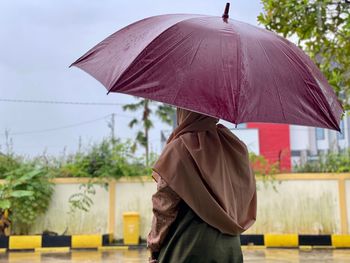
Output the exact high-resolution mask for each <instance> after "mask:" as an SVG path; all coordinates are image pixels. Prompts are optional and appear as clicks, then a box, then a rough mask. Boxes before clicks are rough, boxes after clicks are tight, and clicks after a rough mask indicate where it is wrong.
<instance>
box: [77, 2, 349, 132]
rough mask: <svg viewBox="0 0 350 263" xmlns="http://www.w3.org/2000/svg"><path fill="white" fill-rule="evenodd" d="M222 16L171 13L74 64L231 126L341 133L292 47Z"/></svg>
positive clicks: (117, 85) (124, 32) (329, 104)
mask: <svg viewBox="0 0 350 263" xmlns="http://www.w3.org/2000/svg"><path fill="white" fill-rule="evenodd" d="M227 14H228V6H227V8H226V10H225V14H224V15H223V17H216V16H206V15H191V14H174V15H161V16H155V17H150V18H146V19H143V20H141V21H138V22H136V23H134V24H131V25H129V26H127V27H125V28H123V29H121V30H119V31H118V32H116V33H114V34H112V35H111V36H109V37H108V38H106V39H105V40H103V41H102V42H101V43H99V44H98V45H96V46H95V47H93V48H92V49H91V50H90V51H88V52H87V53H86V54H85V55H83V56H82V57H81V58H79V59H78V60H77V61H76V62H74V63H73V64H72V65H74V66H77V67H79V68H81V69H83V70H84V71H86V72H88V73H89V74H91V75H92V76H93V77H94V78H96V79H97V80H99V81H100V82H101V83H102V84H103V85H104V86H105V87H106V88H107V89H108V92H120V93H125V94H130V95H134V96H139V97H143V98H147V99H151V100H155V101H159V102H164V103H167V104H171V105H174V106H178V107H181V108H185V109H189V110H192V111H196V112H201V113H204V114H207V115H210V116H215V117H218V118H221V119H224V120H227V121H230V122H232V123H236V124H238V123H243V122H271V123H289V124H299V125H307V126H316V127H324V128H331V129H335V130H338V131H339V130H340V129H339V122H340V118H341V115H342V112H343V109H342V106H341V104H340V103H339V101H338V99H337V97H336V95H335V93H334V91H333V89H332V87H331V86H330V85H329V84H328V82H327V80H326V79H325V77H324V76H323V75H322V73H321V72H320V71H319V69H318V68H317V67H316V66H315V64H314V63H313V62H312V61H311V59H310V58H309V57H308V56H307V55H305V54H304V53H303V52H302V51H301V50H300V49H299V48H298V47H297V46H295V45H294V44H292V43H291V42H289V41H288V40H286V39H284V38H282V37H280V36H278V35H277V34H274V33H272V32H270V31H267V30H264V29H261V28H259V27H255V26H252V25H249V24H246V23H243V22H239V21H236V20H232V19H228V15H227Z"/></svg>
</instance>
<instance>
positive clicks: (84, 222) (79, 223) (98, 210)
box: [31, 183, 109, 234]
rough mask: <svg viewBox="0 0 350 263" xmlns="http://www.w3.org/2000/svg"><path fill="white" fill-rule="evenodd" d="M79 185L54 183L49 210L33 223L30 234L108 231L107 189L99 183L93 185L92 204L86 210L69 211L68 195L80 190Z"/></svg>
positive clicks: (96, 232)
mask: <svg viewBox="0 0 350 263" xmlns="http://www.w3.org/2000/svg"><path fill="white" fill-rule="evenodd" d="M79 185H80V183H70V184H56V185H55V188H54V194H53V196H52V200H51V203H50V206H49V210H48V211H47V213H46V214H45V215H43V216H41V217H40V218H39V220H38V221H37V222H36V223H35V224H34V225H33V228H32V229H31V234H39V233H42V232H43V231H45V230H49V231H53V232H56V233H58V234H62V233H64V232H65V233H66V234H98V233H108V229H107V221H108V208H109V207H108V191H107V190H106V189H105V188H103V187H101V186H100V185H94V188H95V190H96V194H95V195H94V196H93V201H94V204H93V205H92V206H91V208H90V210H89V211H88V212H83V211H76V212H74V213H69V211H70V206H69V203H68V200H69V197H70V196H71V195H72V194H75V193H79V192H81V191H80V190H79Z"/></svg>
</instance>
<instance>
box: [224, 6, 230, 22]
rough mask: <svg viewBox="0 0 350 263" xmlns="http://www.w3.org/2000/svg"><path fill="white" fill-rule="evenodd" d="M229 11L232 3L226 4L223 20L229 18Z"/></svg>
mask: <svg viewBox="0 0 350 263" xmlns="http://www.w3.org/2000/svg"><path fill="white" fill-rule="evenodd" d="M229 11H230V3H226V6H225V11H224V14H223V15H222V18H223V19H228V18H229V15H228V13H229Z"/></svg>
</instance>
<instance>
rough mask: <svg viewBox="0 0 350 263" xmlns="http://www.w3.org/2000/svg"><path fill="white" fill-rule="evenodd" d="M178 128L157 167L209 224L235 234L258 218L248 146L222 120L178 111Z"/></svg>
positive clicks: (176, 190)
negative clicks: (221, 122) (219, 122)
mask: <svg viewBox="0 0 350 263" xmlns="http://www.w3.org/2000/svg"><path fill="white" fill-rule="evenodd" d="M177 118H178V127H177V128H176V129H175V131H174V132H173V133H172V134H171V135H170V137H169V139H168V142H167V145H166V147H165V149H164V151H163V152H162V154H161V156H160V157H159V159H158V161H157V162H156V164H155V165H154V167H153V170H154V171H155V173H154V178H155V179H156V180H157V176H158V175H159V176H161V177H162V178H163V179H164V180H165V181H166V182H167V183H168V185H169V186H170V187H171V188H172V189H173V190H174V191H175V192H176V193H177V194H178V195H179V196H180V197H181V198H182V199H183V200H184V201H185V202H186V203H187V205H188V206H189V207H191V208H192V210H193V211H194V212H195V213H196V214H197V215H198V216H199V217H200V218H201V219H202V220H203V221H205V222H206V223H208V224H209V225H211V226H213V227H215V228H217V229H219V230H220V231H221V232H222V233H225V234H231V235H236V234H239V233H242V232H243V231H245V230H247V229H248V228H249V227H250V226H251V225H252V224H253V223H254V222H255V218H256V185H255V177H254V174H253V173H252V170H251V167H250V164H249V157H248V150H247V147H246V145H245V144H244V143H243V142H242V141H240V140H239V139H238V138H237V137H236V136H235V135H234V134H233V133H231V132H230V131H229V130H228V129H227V128H226V127H225V126H223V125H221V124H218V125H217V122H218V119H215V118H212V117H208V116H205V115H202V114H199V113H194V112H191V111H187V110H183V109H179V108H178V109H177Z"/></svg>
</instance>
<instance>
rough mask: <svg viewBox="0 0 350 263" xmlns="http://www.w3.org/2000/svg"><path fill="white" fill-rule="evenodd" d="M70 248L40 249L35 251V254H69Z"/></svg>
mask: <svg viewBox="0 0 350 263" xmlns="http://www.w3.org/2000/svg"><path fill="white" fill-rule="evenodd" d="M69 251H70V247H39V248H36V249H35V252H41V253H51V252H52V253H56V252H69Z"/></svg>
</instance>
